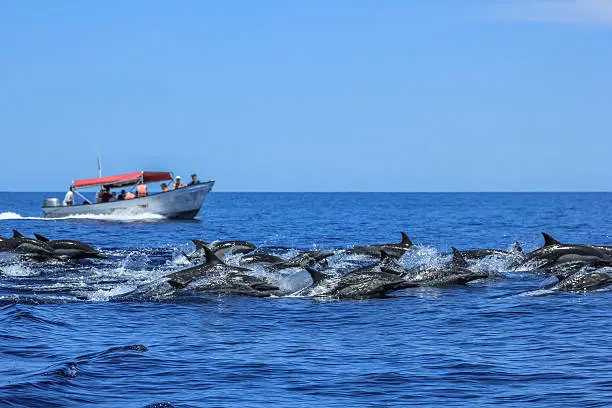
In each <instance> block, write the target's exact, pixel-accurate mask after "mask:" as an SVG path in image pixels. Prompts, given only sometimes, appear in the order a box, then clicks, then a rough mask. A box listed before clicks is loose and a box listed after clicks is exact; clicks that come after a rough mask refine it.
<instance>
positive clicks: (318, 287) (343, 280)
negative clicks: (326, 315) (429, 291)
mask: <svg viewBox="0 0 612 408" xmlns="http://www.w3.org/2000/svg"><path fill="white" fill-rule="evenodd" d="M305 269H306V271H307V272H308V273H309V274H310V277H311V279H312V285H311V286H310V287H308V288H306V289H302V290H300V291H298V292H297V293H296V294H298V295H300V296H327V297H335V298H338V299H367V298H374V297H382V296H384V295H386V294H387V293H389V292H393V291H396V290H400V289H406V288H411V287H415V286H418V285H417V284H415V283H413V282H408V281H406V280H404V279H402V278H401V277H398V276H397V275H392V274H390V273H386V272H383V271H381V270H380V269H378V270H377V268H376V267H374V268H365V269H364V268H359V269H356V270H354V271H351V272H349V273H347V274H346V275H344V276H342V277H340V278H333V277H331V276H330V275H327V274H325V273H323V272H319V271H317V270H315V269H313V268H310V267H306V268H305Z"/></svg>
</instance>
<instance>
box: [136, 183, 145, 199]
mask: <svg viewBox="0 0 612 408" xmlns="http://www.w3.org/2000/svg"><path fill="white" fill-rule="evenodd" d="M146 196H147V185H146V184H139V185H138V188H137V189H136V197H138V198H142V197H146Z"/></svg>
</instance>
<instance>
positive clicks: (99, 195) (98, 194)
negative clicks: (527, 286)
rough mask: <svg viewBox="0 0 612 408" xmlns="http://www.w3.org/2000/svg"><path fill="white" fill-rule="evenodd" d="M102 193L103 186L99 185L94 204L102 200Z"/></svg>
mask: <svg viewBox="0 0 612 408" xmlns="http://www.w3.org/2000/svg"><path fill="white" fill-rule="evenodd" d="M103 195H104V187H100V190H99V191H98V192H97V193H96V204H98V203H101V202H102V196H103Z"/></svg>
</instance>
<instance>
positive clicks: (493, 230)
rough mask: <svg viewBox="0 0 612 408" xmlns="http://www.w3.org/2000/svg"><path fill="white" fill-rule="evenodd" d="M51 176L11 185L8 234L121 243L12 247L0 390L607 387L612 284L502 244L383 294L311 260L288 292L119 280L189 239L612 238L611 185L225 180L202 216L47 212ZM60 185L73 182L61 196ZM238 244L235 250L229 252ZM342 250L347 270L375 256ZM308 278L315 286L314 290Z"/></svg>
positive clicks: (346, 402)
mask: <svg viewBox="0 0 612 408" xmlns="http://www.w3.org/2000/svg"><path fill="white" fill-rule="evenodd" d="M44 196H49V194H24V193H0V234H2V235H5V236H6V235H9V236H10V235H11V234H12V233H11V230H12V229H13V228H16V229H18V230H19V231H21V232H22V233H24V234H26V235H31V234H32V233H34V232H38V233H41V234H43V235H45V236H48V237H49V238H74V239H81V240H84V241H87V242H90V243H92V244H94V245H95V246H97V247H100V248H102V249H103V250H104V251H105V252H106V253H108V254H110V258H109V259H108V260H94V261H84V262H81V263H79V264H74V265H67V264H65V263H60V262H54V263H51V264H36V263H32V262H24V261H20V260H18V259H15V258H14V257H12V256H10V255H6V254H5V255H0V271H1V274H0V319H1V321H2V325H1V326H0V405H2V404H9V405H10V404H12V405H15V406H58V407H60V406H61V407H64V406H88V405H90V406H108V407H117V406H134V407H143V406H147V405H149V404H160V403H169V404H172V405H173V406H203V405H211V406H260V405H266V404H276V405H278V406H304V407H310V406H313V405H317V406H339V407H340V406H342V407H344V406H358V405H362V406H363V405H367V406H406V405H424V406H437V405H442V404H444V405H446V406H476V405H489V404H491V405H492V404H496V405H500V406H520V405H527V404H529V405H530V406H544V407H550V406H588V407H596V406H608V405H609V403H610V401H612V351H611V350H612V347H611V346H610V340H609V338H610V334H611V329H610V323H611V321H612V319H611V317H610V310H611V306H612V294H611V292H610V291H597V292H592V293H587V294H568V293H558V292H554V293H551V292H550V291H548V290H546V289H545V286H546V284H549V283H551V282H554V278H550V277H546V276H542V275H538V274H535V273H532V272H530V271H519V272H515V271H512V270H510V268H509V267H508V262H506V261H505V260H500V259H487V260H484V261H481V262H478V263H477V264H475V265H473V267H474V268H476V269H480V270H486V271H487V272H489V273H490V275H491V278H489V279H488V280H485V281H477V282H472V283H470V284H469V285H468V286H466V287H456V288H443V289H442V288H440V289H433V288H432V289H409V290H404V291H400V292H396V293H394V294H392V296H390V297H388V298H384V299H371V300H361V301H330V300H320V299H319V300H314V299H310V298H304V297H299V296H295V295H292V291H298V290H299V289H300V288H303V287H304V286H305V285H308V284H309V278H308V275H307V274H306V273H305V272H303V271H299V270H289V271H284V272H283V273H282V274H280V275H279V274H271V273H269V272H266V271H265V270H264V269H263V268H256V269H255V271H254V272H253V273H255V274H260V275H263V276H266V277H268V278H269V279H274V280H275V282H276V283H278V284H279V286H280V287H281V288H282V289H283V290H284V291H285V292H286V293H287V296H283V297H277V298H268V299H251V298H243V297H232V296H215V295H208V296H201V297H185V298H181V297H177V298H173V299H170V300H168V301H164V302H116V301H112V299H113V297H114V296H116V295H120V294H123V293H129V292H130V291H131V290H133V289H135V288H137V287H139V286H141V285H143V284H146V283H148V282H151V281H154V280H155V279H157V278H159V277H162V276H164V275H165V274H167V273H169V272H171V271H175V270H178V269H180V268H181V267H184V266H185V265H187V261H186V260H185V258H184V257H183V256H182V254H181V250H186V251H189V250H191V249H192V247H191V245H190V244H189V240H190V239H191V238H200V239H205V240H215V239H222V240H225V239H244V240H249V241H251V242H253V243H255V244H257V245H259V246H269V247H276V246H279V247H288V248H293V249H275V251H277V253H279V254H280V255H283V256H286V257H289V256H291V255H294V254H295V253H296V249H313V248H322V249H341V248H346V247H349V246H352V245H356V244H366V243H377V242H396V241H399V238H400V237H399V231H405V232H407V233H408V234H409V235H410V236H411V238H412V239H413V241H414V242H415V243H416V244H418V245H419V249H418V251H415V252H413V253H411V254H409V255H408V256H406V257H404V259H403V260H402V262H404V263H405V264H410V265H415V264H426V265H436V264H438V263H440V262H444V261H445V260H447V259H448V256H447V255H446V253H447V252H448V251H449V248H450V246H451V245H452V246H456V247H458V248H466V249H467V248H475V247H484V248H491V247H497V248H509V247H510V246H511V244H512V243H513V242H514V241H517V240H518V241H521V243H522V244H523V247H524V248H525V249H528V250H531V249H534V248H536V247H537V246H539V245H541V237H540V235H539V232H540V231H547V232H549V233H551V234H552V235H553V236H555V237H556V238H558V239H560V240H562V241H568V242H583V243H598V244H608V245H610V244H612V237H611V236H610V232H611V231H612V219H611V218H610V217H609V214H610V210H611V209H612V194H248V193H244V194H230V193H226V194H223V193H214V192H213V193H211V194H210V196H209V197H208V198H207V201H206V202H205V204H204V209H203V212H202V213H201V214H200V216H199V220H196V221H184V222H176V221H167V220H164V219H159V217H156V216H154V215H145V216H139V217H136V218H134V217H131V216H129V215H119V216H113V217H99V216H98V217H94V218H85V219H83V218H82V217H78V218H69V219H63V220H44V219H41V218H40V217H41V215H42V212H41V210H40V204H41V203H42V199H43V197H44ZM58 196H59V195H58ZM238 259H239V257H235V256H234V257H230V258H229V259H228V260H227V261H228V262H230V263H236V262H238ZM364 262H367V259H365V258H360V257H357V256H351V257H343V256H341V255H337V256H334V257H333V258H332V259H331V262H330V264H331V270H332V272H333V271H342V270H346V269H350V268H351V267H353V266H356V265H359V264H363V263H364ZM298 293H299V292H298Z"/></svg>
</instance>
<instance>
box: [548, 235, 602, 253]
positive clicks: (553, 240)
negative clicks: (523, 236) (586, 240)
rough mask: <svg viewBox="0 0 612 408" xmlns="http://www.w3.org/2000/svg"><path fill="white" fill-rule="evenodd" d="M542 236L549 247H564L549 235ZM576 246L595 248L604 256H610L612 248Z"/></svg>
mask: <svg viewBox="0 0 612 408" xmlns="http://www.w3.org/2000/svg"><path fill="white" fill-rule="evenodd" d="M542 235H544V239H545V241H546V242H547V243H548V244H549V245H564V244H562V243H561V242H559V241H558V240H556V239H555V238H553V237H552V236H550V235H549V234H546V233H544V232H543V233H542ZM577 245H584V246H587V247H591V248H595V249H598V250H600V251H601V252H603V253H605V254H606V255H609V256H612V246H608V245H586V244H577Z"/></svg>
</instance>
